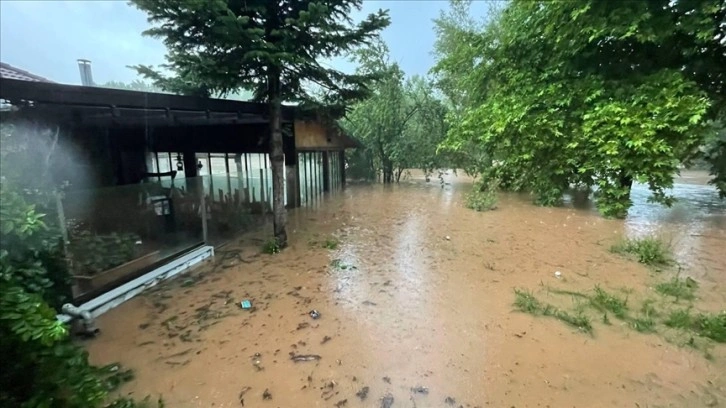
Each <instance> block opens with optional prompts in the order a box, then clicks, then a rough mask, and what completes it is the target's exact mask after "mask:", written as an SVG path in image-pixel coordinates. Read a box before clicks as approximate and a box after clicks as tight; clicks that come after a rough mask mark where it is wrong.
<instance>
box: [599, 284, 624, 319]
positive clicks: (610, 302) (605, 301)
mask: <svg viewBox="0 0 726 408" xmlns="http://www.w3.org/2000/svg"><path fill="white" fill-rule="evenodd" d="M590 303H591V304H592V305H593V306H594V307H596V308H598V309H600V310H602V311H609V312H610V313H612V314H613V315H615V317H617V318H619V319H624V318H625V316H626V314H627V312H628V300H627V299H622V298H619V297H617V296H615V295H611V294H609V293H608V292H606V291H605V290H603V289H602V288H601V287H599V286H595V294H594V295H593V296H592V297H591V298H590Z"/></svg>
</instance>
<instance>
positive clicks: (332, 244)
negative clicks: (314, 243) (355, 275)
mask: <svg viewBox="0 0 726 408" xmlns="http://www.w3.org/2000/svg"><path fill="white" fill-rule="evenodd" d="M323 248H325V249H330V250H334V249H337V248H338V241H337V240H335V239H333V238H328V239H326V240H325V242H323Z"/></svg>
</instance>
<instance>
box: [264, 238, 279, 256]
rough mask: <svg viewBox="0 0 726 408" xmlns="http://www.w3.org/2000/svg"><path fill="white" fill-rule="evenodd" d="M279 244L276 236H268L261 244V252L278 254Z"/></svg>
mask: <svg viewBox="0 0 726 408" xmlns="http://www.w3.org/2000/svg"><path fill="white" fill-rule="evenodd" d="M280 250H281V248H280V244H279V242H278V241H277V238H270V239H268V240H267V241H265V243H264V244H262V252H263V253H265V254H269V255H274V254H279V253H280Z"/></svg>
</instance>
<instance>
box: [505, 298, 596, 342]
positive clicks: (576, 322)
mask: <svg viewBox="0 0 726 408" xmlns="http://www.w3.org/2000/svg"><path fill="white" fill-rule="evenodd" d="M514 306H515V307H516V308H517V309H519V310H520V311H522V312H526V313H530V314H533V315H539V316H549V317H554V318H556V319H558V320H561V321H563V322H565V323H566V324H568V325H570V326H572V327H575V328H577V329H579V330H582V331H584V332H587V333H592V330H593V328H592V322H591V320H590V318H589V317H588V316H587V315H585V314H584V312H583V311H582V310H578V311H575V312H573V313H570V312H567V311H565V310H562V309H559V308H557V307H555V306H552V305H549V304H545V303H542V302H541V301H540V300H538V299H537V298H535V297H534V295H533V294H532V292H529V291H525V290H521V289H515V290H514Z"/></svg>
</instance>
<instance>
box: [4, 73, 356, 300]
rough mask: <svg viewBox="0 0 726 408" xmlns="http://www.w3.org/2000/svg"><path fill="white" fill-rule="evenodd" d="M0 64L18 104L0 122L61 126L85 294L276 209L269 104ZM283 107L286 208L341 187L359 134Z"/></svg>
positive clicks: (62, 174) (67, 208)
mask: <svg viewBox="0 0 726 408" xmlns="http://www.w3.org/2000/svg"><path fill="white" fill-rule="evenodd" d="M1 67H2V70H0V74H1V77H0V100H3V101H4V102H5V103H6V106H8V105H9V106H12V109H9V110H5V111H4V112H2V122H5V123H14V124H20V125H21V126H20V127H18V129H21V131H22V129H24V127H23V126H25V125H28V124H32V126H34V127H38V126H41V127H46V128H54V129H56V130H57V134H58V135H59V140H58V144H59V145H61V146H63V149H64V150H63V159H64V160H59V161H58V162H57V163H56V162H54V168H53V170H52V172H51V173H52V174H53V177H54V178H55V182H56V183H62V182H67V183H68V188H67V190H66V191H65V193H64V195H63V199H62V200H61V203H62V209H63V221H62V224H63V225H65V226H66V229H65V234H66V240H67V242H69V248H71V254H72V256H71V258H72V259H73V261H74V262H73V266H72V269H73V273H74V275H75V277H76V288H75V296H76V300H77V301H78V302H81V301H85V300H88V299H91V298H93V297H96V296H98V295H99V294H103V293H106V292H108V291H110V290H114V289H115V288H118V287H119V286H121V285H124V284H128V283H129V282H131V281H134V280H135V279H138V278H139V277H141V276H142V275H144V274H147V273H148V272H149V271H153V270H156V269H158V268H159V267H160V266H161V265H164V264H170V263H173V262H174V260H178V259H182V258H184V257H185V256H188V254H190V253H191V252H193V251H195V250H198V249H199V248H201V247H208V246H210V245H211V246H214V245H219V244H221V243H224V242H225V241H226V240H228V239H230V238H231V237H233V236H234V235H235V234H238V233H239V232H241V231H245V230H248V229H250V228H253V227H254V226H255V225H259V224H260V223H262V222H264V218H265V215H266V214H268V213H269V212H270V211H271V202H272V174H271V168H270V161H269V157H268V154H267V151H268V146H269V133H270V132H269V126H268V119H267V112H268V107H267V106H266V104H260V103H252V102H243V101H234V100H222V99H206V98H197V97H192V96H180V95H171V94H162V93H150V92H137V91H127V90H118V89H109V88H102V87H96V86H74V85H65V84H58V83H53V82H51V81H48V80H47V79H45V78H42V77H39V76H36V75H33V74H31V73H28V72H25V71H23V70H19V69H17V68H14V67H12V66H9V65H7V64H2V65H1ZM81 71H82V72H83V68H82V69H81ZM282 114H283V139H284V143H283V150H284V154H285V183H284V184H285V190H286V191H285V198H286V204H287V206H288V208H291V209H293V208H296V207H299V206H305V205H310V204H312V203H315V202H316V201H318V200H320V199H321V198H322V197H323V196H324V194H325V193H332V192H335V191H337V190H340V189H342V188H343V187H344V184H345V167H344V151H345V149H347V148H351V147H356V146H357V142H356V141H355V140H353V139H351V138H350V137H348V136H346V135H345V134H343V132H341V131H340V129H339V128H338V127H337V126H336V125H335V124H332V123H324V122H322V121H319V120H314V119H305V118H301V117H300V114H299V112H297V111H296V109H295V108H294V107H290V106H286V107H284V108H283V111H282ZM113 248H122V250H115V249H113ZM76 250H77V253H76V254H75V255H73V254H74V251H76ZM103 251H111V252H113V251H116V252H119V251H121V252H123V254H120V255H119V254H118V253H116V252H113V253H110V254H101V255H99V253H101V252H103ZM89 252H93V254H92V255H94V256H91V255H89ZM97 255H98V256H97ZM104 259H115V261H114V262H107V261H104Z"/></svg>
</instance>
